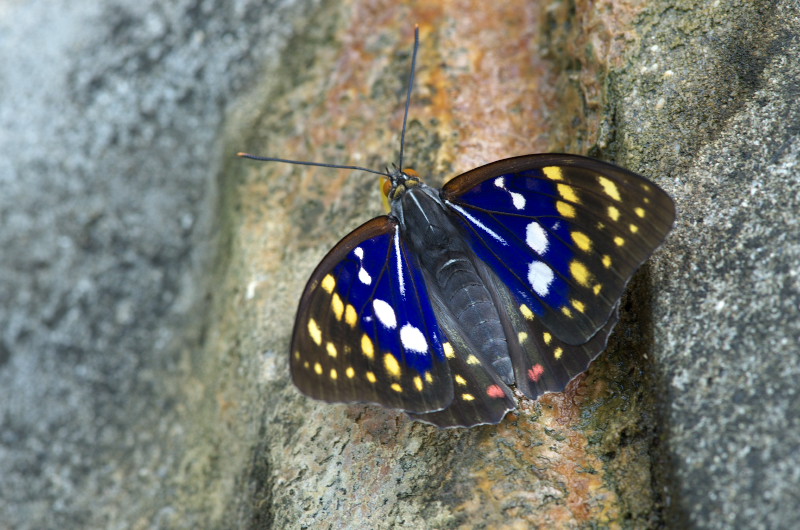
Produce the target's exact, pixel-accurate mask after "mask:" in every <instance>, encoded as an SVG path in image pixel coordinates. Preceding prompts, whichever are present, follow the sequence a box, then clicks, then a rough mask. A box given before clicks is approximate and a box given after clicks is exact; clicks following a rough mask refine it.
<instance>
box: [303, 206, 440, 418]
mask: <svg viewBox="0 0 800 530" xmlns="http://www.w3.org/2000/svg"><path fill="white" fill-rule="evenodd" d="M444 342H445V339H444V337H443V334H442V332H441V330H440V329H439V327H438V325H437V320H436V318H435V316H434V314H433V309H432V307H431V303H430V300H429V299H428V295H427V291H426V288H425V283H424V281H423V280H422V276H421V273H420V272H419V270H418V268H417V267H416V260H415V259H414V257H413V256H411V255H410V254H409V252H408V249H407V248H406V247H405V244H404V243H403V241H402V240H401V238H400V235H399V231H398V226H397V222H396V220H394V219H393V218H391V217H388V216H383V217H378V218H375V219H373V220H371V221H369V222H367V223H365V224H364V225H362V226H361V227H359V228H357V229H356V230H354V231H353V232H352V233H350V234H349V235H348V236H347V237H345V238H344V239H343V240H342V241H340V242H339V243H338V244H337V245H336V246H335V247H334V248H333V249H332V250H331V251H330V252H329V253H328V255H327V256H326V257H325V258H324V259H323V260H322V262H321V263H320V264H319V266H318V267H317V269H316V270H315V271H314V273H313V274H312V276H311V279H310V280H309V282H308V284H307V286H306V289H305V291H304V293H303V296H302V298H301V301H300V306H299V309H298V313H297V319H296V321H295V328H294V332H293V337H292V347H291V360H290V366H291V372H292V378H293V380H294V383H295V385H296V386H297V387H298V388H299V389H300V390H301V391H302V392H303V393H305V394H307V395H309V396H311V397H314V398H317V399H322V400H325V401H337V402H373V403H378V404H381V405H384V406H386V407H391V408H398V409H402V410H405V411H410V412H420V413H425V412H431V411H436V410H440V409H442V408H444V407H446V406H448V405H449V404H450V403H451V401H452V399H453V385H452V378H451V376H450V373H449V368H448V363H447V360H446V358H445V351H444V346H443V343H444Z"/></svg>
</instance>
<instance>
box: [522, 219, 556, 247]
mask: <svg viewBox="0 0 800 530" xmlns="http://www.w3.org/2000/svg"><path fill="white" fill-rule="evenodd" d="M525 242H526V243H527V244H528V246H529V247H531V248H532V249H533V250H535V251H536V253H537V254H539V255H540V256H542V255H544V253H545V252H547V247H549V246H550V242H549V241H548V240H547V232H545V231H544V228H542V225H540V224H539V223H537V222H536V221H532V222H531V223H530V224H529V225H528V226H527V228H525Z"/></svg>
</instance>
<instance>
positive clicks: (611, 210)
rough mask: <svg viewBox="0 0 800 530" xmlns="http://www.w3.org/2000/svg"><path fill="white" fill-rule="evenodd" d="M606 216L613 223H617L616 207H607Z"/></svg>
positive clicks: (617, 212) (617, 211)
mask: <svg viewBox="0 0 800 530" xmlns="http://www.w3.org/2000/svg"><path fill="white" fill-rule="evenodd" d="M608 216H609V217H610V218H611V220H613V221H617V220H618V219H619V210H617V207H616V206H609V207H608Z"/></svg>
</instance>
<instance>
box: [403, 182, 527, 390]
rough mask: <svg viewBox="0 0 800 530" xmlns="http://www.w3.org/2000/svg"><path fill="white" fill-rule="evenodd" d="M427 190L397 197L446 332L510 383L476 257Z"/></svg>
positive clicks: (499, 330)
mask: <svg viewBox="0 0 800 530" xmlns="http://www.w3.org/2000/svg"><path fill="white" fill-rule="evenodd" d="M431 190H432V189H431V188H428V187H427V186H419V187H416V188H414V189H412V190H409V191H408V192H407V193H406V194H405V196H404V197H402V198H401V199H400V206H399V209H400V210H402V212H400V215H401V216H402V219H403V220H404V223H403V225H402V230H403V237H404V238H405V239H406V241H408V242H409V245H410V246H411V248H412V249H413V250H414V253H415V254H416V255H417V256H418V257H419V262H420V268H421V269H422V271H423V274H424V276H425V278H426V282H427V283H428V288H429V290H430V291H431V294H432V298H433V299H434V302H435V303H434V307H435V309H436V311H437V316H438V317H439V319H440V320H441V321H442V322H443V323H444V327H445V331H447V329H448V328H450V330H451V331H457V332H456V333H454V335H458V336H459V337H462V338H463V340H464V341H465V342H466V344H465V346H466V348H467V349H468V351H469V352H470V353H474V354H475V355H477V356H478V357H480V358H481V359H482V360H483V362H486V363H488V364H490V365H491V366H492V368H493V370H494V372H495V373H496V374H497V375H498V376H500V378H501V379H502V380H503V381H504V382H505V383H507V384H511V383H513V382H514V371H513V367H512V364H511V358H510V357H509V353H508V343H507V342H506V336H505V333H504V330H503V325H502V322H501V320H500V315H499V313H498V310H497V306H496V305H495V302H494V299H493V298H492V295H491V293H490V292H489V290H488V289H487V287H486V283H485V282H484V280H483V278H482V277H481V276H480V274H479V272H478V270H477V268H476V263H475V262H474V261H473V260H475V259H478V258H477V257H476V256H475V254H474V253H473V252H471V251H470V249H469V247H468V245H467V243H466V242H465V238H464V236H463V234H462V233H461V230H460V229H459V228H458V227H457V226H456V225H455V224H454V222H453V218H452V216H450V215H448V213H447V211H446V210H445V209H444V207H443V205H442V203H441V202H440V201H439V200H438V197H436V195H435V192H434V193H431ZM453 327H457V328H458V329H457V330H454V329H453Z"/></svg>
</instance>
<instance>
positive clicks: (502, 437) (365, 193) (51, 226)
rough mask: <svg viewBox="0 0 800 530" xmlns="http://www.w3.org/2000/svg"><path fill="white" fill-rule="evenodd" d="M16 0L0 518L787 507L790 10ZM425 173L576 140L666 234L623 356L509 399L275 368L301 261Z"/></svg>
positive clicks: (765, 523) (153, 523) (311, 521)
mask: <svg viewBox="0 0 800 530" xmlns="http://www.w3.org/2000/svg"><path fill="white" fill-rule="evenodd" d="M46 4H47V5H45V3H42V2H25V3H13V4H10V5H8V6H6V7H4V8H1V9H0V35H2V36H3V38H2V39H0V56H2V57H3V59H4V60H3V61H0V93H2V94H3V97H2V98H0V120H1V121H2V127H0V152H1V153H2V154H3V156H2V157H0V183H2V185H3V193H2V194H0V212H2V220H3V222H2V225H1V226H0V242H2V247H3V252H2V253H1V254H0V323H1V324H2V327H1V328H0V333H1V334H0V528H5V527H8V528H59V527H60V528H76V527H108V528H130V527H134V528H144V527H167V528H171V527H212V528H229V527H253V528H258V527H270V526H273V527H356V526H359V525H367V526H373V527H390V526H398V527H420V526H430V527H454V526H457V525H467V526H474V527H483V526H486V527H495V526H500V525H503V524H505V525H509V526H511V525H518V526H520V527H523V526H528V525H531V524H538V525H544V526H552V525H561V526H588V525H590V524H594V525H596V526H601V527H602V526H609V525H620V526H623V527H637V528H640V527H646V526H651V527H652V526H659V525H671V526H678V525H681V526H684V525H691V526H694V527H700V528H730V527H749V528H780V527H783V528H790V527H797V526H800V510H799V509H798V508H797V506H798V498H797V485H798V484H800V471H799V470H800V457H799V456H798V455H800V405H798V403H800V395H798V394H800V387H798V385H797V384H796V381H797V378H798V372H800V355H798V354H799V353H800V318H799V317H800V267H798V263H800V226H799V225H800V213H798V212H800V198H799V197H800V196H799V195H798V193H797V190H798V189H800V167H798V165H800V134H798V132H799V131H798V127H797V124H798V123H800V104H799V103H798V100H799V99H800V98H799V96H800V81H798V79H800V6H798V5H797V2H793V1H791V0H778V1H757V2H747V3H737V4H735V5H734V3H722V2H712V3H709V2H701V1H699V0H698V1H678V2H674V1H670V2H667V1H666V0H664V1H653V2H649V3H647V4H646V5H643V4H642V3H641V2H625V1H619V2H611V1H606V2H589V1H585V0H579V1H576V2H574V9H573V10H570V9H568V7H569V6H566V5H562V4H551V5H530V3H520V5H513V4H508V5H506V4H504V5H503V6H500V5H497V6H490V7H489V6H486V4H485V3H474V2H468V1H462V2H460V3H458V5H457V6H456V5H453V6H450V5H449V4H448V6H449V7H446V8H444V7H430V6H429V5H427V4H425V7H422V4H420V5H417V4H414V3H412V4H408V5H402V6H397V5H394V3H391V2H388V1H372V2H361V3H357V4H355V3H353V4H343V5H332V4H326V5H324V6H322V7H320V6H319V5H318V2H310V1H307V2H290V1H283V2H281V1H270V2H267V3H265V2H261V1H259V2H256V1H254V0H253V1H247V0H245V1H242V2H237V3H229V2H221V1H219V0H216V1H213V0H211V1H204V2H196V1H183V0H178V1H176V2H170V3H168V4H164V3H163V2H162V3H159V2H155V1H150V0H144V1H140V2H136V3H134V2H130V1H128V0H112V1H111V2H104V3H102V4H93V3H89V2H82V3H75V2H63V1H61V2H48V3H46ZM414 22H418V23H419V24H420V26H421V31H422V35H423V44H422V50H421V56H420V68H419V76H418V83H417V87H416V89H415V90H416V92H415V102H414V107H413V109H412V121H411V123H410V128H409V135H408V142H409V146H411V148H410V156H411V157H413V158H412V160H413V161H414V165H415V167H416V168H417V169H418V170H424V171H426V172H428V173H430V174H431V175H432V177H431V179H429V180H432V181H433V182H434V183H436V181H437V180H441V178H443V177H446V176H452V175H455V174H457V173H459V172H461V171H464V170H466V169H470V168H471V167H473V166H476V165H478V164H481V163H483V162H486V161H490V160H493V159H497V158H503V157H507V156H512V155H515V154H523V153H526V152H535V151H546V150H569V151H572V152H581V153H586V152H589V153H590V154H593V155H595V156H599V157H602V158H606V159H612V160H616V161H617V162H618V163H620V164H621V165H624V166H626V167H629V168H630V169H633V170H635V171H638V172H640V173H642V174H644V175H647V176H649V177H651V178H653V179H654V180H655V181H656V182H658V184H659V185H661V186H662V187H664V188H665V189H666V190H667V191H668V192H669V193H670V194H671V195H672V196H673V197H674V198H675V201H676V204H677V206H678V212H679V219H678V223H677V225H676V229H675V232H674V233H673V235H672V236H671V237H670V239H669V240H668V242H667V244H666V245H665V247H664V248H663V249H661V250H660V251H659V252H658V253H657V254H656V256H655V257H654V259H653V260H652V261H651V262H650V263H649V264H648V265H647V266H645V267H644V270H643V272H642V273H640V274H639V275H637V278H636V279H635V281H634V282H633V285H632V288H631V290H630V293H629V295H628V296H627V297H626V299H625V303H624V307H623V320H622V322H621V324H620V327H619V331H618V332H617V333H616V335H615V338H614V339H613V340H612V343H611V345H610V347H609V350H608V352H607V353H605V354H604V355H603V356H601V358H600V359H599V360H598V361H597V362H596V363H595V364H594V365H593V366H592V368H591V369H590V370H589V372H588V373H587V375H586V376H584V377H581V378H579V379H578V380H576V381H575V382H574V383H573V384H571V385H570V387H569V388H568V391H567V392H565V393H564V394H557V395H550V396H547V397H545V398H544V399H542V400H540V401H539V402H537V403H524V404H523V406H522V407H521V409H520V410H519V411H518V413H515V414H512V415H510V416H509V417H508V418H507V419H506V420H505V421H504V422H503V423H502V424H501V425H499V426H496V427H481V428H477V429H471V430H437V429H435V428H432V427H429V426H426V425H421V424H418V423H414V422H411V421H409V420H408V419H406V418H405V417H404V416H402V415H398V414H396V413H394V412H392V411H384V410H379V409H375V408H372V407H366V406H344V405H326V404H322V403H317V402H312V401H310V400H307V399H306V398H303V397H302V396H300V395H299V394H298V393H297V392H296V391H295V390H294V388H293V387H292V385H291V383H290V382H289V378H288V367H287V364H288V363H287V359H286V356H287V348H288V341H289V337H290V333H291V328H292V324H293V315H294V311H295V308H296V302H297V299H298V297H299V294H300V292H301V290H302V287H303V285H304V283H305V281H306V279H307V277H308V275H309V274H310V272H311V270H313V268H314V266H315V265H316V262H317V261H318V260H319V259H320V258H321V257H322V256H323V255H324V253H325V252H326V251H327V249H328V248H330V247H331V246H332V245H333V244H334V243H335V241H336V240H337V239H338V238H339V237H341V236H342V235H343V234H345V233H346V232H347V231H348V230H350V229H352V228H354V227H355V226H357V225H359V224H360V223H361V222H363V221H365V220H366V219H368V218H369V217H371V216H373V215H374V214H377V213H379V212H380V210H379V204H380V202H379V201H380V199H379V191H378V187H377V185H375V184H374V181H373V180H370V178H369V177H365V176H364V175H358V174H351V173H344V172H342V173H339V172H333V173H331V172H327V171H324V170H321V169H313V170H306V169H303V170H299V169H297V168H292V167H289V166H269V165H261V166H258V165H256V164H254V163H251V162H243V161H240V160H237V159H235V158H234V157H232V156H231V155H232V153H235V152H236V151H238V150H242V149H251V150H258V152H261V153H264V154H274V155H278V156H286V157H292V158H304V159H312V160H326V161H332V162H340V161H345V160H346V161H350V162H353V163H357V164H362V165H366V166H369V167H381V166H382V165H384V164H385V163H387V162H391V161H392V159H393V157H394V156H395V155H394V153H395V152H396V149H397V147H396V143H397V130H398V124H399V121H400V119H401V116H402V114H401V112H402V101H401V97H402V96H401V94H402V92H403V83H404V79H405V76H406V72H407V67H408V66H407V65H408V55H409V51H410V34H411V25H412V24H413V23H414Z"/></svg>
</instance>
